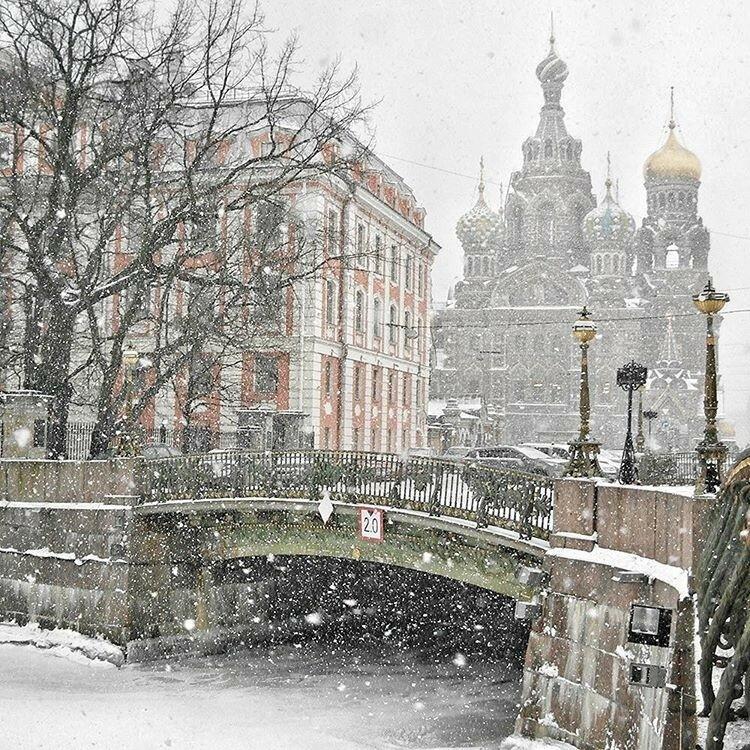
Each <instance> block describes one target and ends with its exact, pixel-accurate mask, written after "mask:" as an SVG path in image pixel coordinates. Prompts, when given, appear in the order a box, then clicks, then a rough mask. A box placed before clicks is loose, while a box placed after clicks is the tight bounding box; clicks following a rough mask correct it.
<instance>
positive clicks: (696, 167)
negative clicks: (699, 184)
mask: <svg viewBox="0 0 750 750" xmlns="http://www.w3.org/2000/svg"><path fill="white" fill-rule="evenodd" d="M643 176H644V177H646V178H648V177H651V178H654V179H657V180H685V179H688V180H700V178H701V163H700V159H698V157H697V156H696V155H695V154H694V153H693V152H692V151H690V150H688V149H686V148H685V147H684V146H683V145H682V144H681V143H680V142H679V141H678V140H677V136H676V135H675V132H674V122H670V123H669V135H668V136H667V141H666V143H665V144H664V145H663V146H662V147H661V148H660V149H659V150H658V151H654V153H653V154H651V156H649V157H648V159H646V163H645V164H644V165H643Z"/></svg>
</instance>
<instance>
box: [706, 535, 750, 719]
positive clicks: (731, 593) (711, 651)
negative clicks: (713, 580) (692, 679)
mask: <svg viewBox="0 0 750 750" xmlns="http://www.w3.org/2000/svg"><path fill="white" fill-rule="evenodd" d="M748 574H750V549H748V548H747V547H745V548H744V549H743V550H742V552H741V553H740V556H739V559H738V560H737V563H736V565H735V567H734V570H733V571H732V576H731V578H730V579H729V581H728V582H727V584H726V587H725V589H724V593H723V594H722V597H721V599H720V600H719V603H718V605H717V606H716V609H715V610H714V613H713V616H712V618H711V621H710V623H709V625H708V627H707V628H706V630H705V631H704V632H702V633H701V658H700V662H699V670H700V685H701V693H702V696H703V711H702V713H703V715H704V716H705V715H707V714H708V713H709V712H710V711H711V708H712V706H713V702H714V690H713V684H712V676H713V669H714V661H713V660H714V655H715V654H716V648H717V646H718V645H719V638H720V637H721V633H722V631H723V629H724V625H725V624H726V622H727V620H728V619H729V617H730V615H731V614H732V611H733V609H736V605H737V603H738V594H739V595H740V597H741V596H742V595H743V594H745V593H746V592H745V591H743V589H745V588H746V586H743V582H744V581H745V580H746V577H747V576H748Z"/></svg>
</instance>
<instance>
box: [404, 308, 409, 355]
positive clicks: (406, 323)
mask: <svg viewBox="0 0 750 750" xmlns="http://www.w3.org/2000/svg"><path fill="white" fill-rule="evenodd" d="M410 330H411V313H410V312H409V311H408V310H406V311H405V312H404V346H406V347H407V348H408V349H411V339H410V338H409V331H410Z"/></svg>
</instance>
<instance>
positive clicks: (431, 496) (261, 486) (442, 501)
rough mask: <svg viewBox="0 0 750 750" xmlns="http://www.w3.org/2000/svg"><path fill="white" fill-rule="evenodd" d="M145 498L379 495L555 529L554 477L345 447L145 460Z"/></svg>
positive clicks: (516, 526) (384, 500) (386, 500)
mask: <svg viewBox="0 0 750 750" xmlns="http://www.w3.org/2000/svg"><path fill="white" fill-rule="evenodd" d="M143 472H144V473H143V478H142V485H141V487H142V491H141V502H157V503H158V502H165V501H168V500H197V499H203V498H210V497H235V498H236V497H300V498H307V499H310V500H319V499H320V498H321V497H322V495H323V492H324V491H328V492H329V493H330V494H331V498H332V499H333V500H339V501H343V502H350V503H374V504H377V505H386V506H390V507H395V508H401V509H407V510H418V511H423V512H426V513H429V514H430V515H436V516H438V515H439V516H452V517H456V518H462V519H465V520H468V521H473V522H475V523H476V524H477V526H487V525H496V526H502V527H504V528H508V529H511V530H513V531H517V532H518V533H519V534H520V536H521V537H523V538H531V537H532V536H534V537H539V538H547V537H548V536H549V534H550V531H551V529H552V508H553V503H554V482H553V480H552V479H551V478H550V477H546V476H541V475H536V474H528V473H525V472H521V471H515V470H512V469H503V468H495V467H488V466H481V465H477V464H464V463H459V462H453V461H446V460H440V459H433V458H423V457H408V458H405V457H400V456H395V455H392V454H383V453H366V452H340V451H284V452H264V453H253V452H248V451H226V452H214V453H211V454H207V455H190V456H180V457H175V458H162V459H152V460H147V461H145V462H144V469H143Z"/></svg>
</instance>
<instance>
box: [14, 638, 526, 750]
mask: <svg viewBox="0 0 750 750" xmlns="http://www.w3.org/2000/svg"><path fill="white" fill-rule="evenodd" d="M519 679H520V670H518V668H517V667H512V668H509V667H508V666H507V665H506V664H502V663H500V662H497V661H489V662H488V661H486V660H483V659H482V660H479V659H478V660H477V661H476V662H473V661H472V660H466V662H465V663H464V659H463V658H462V657H461V655H456V656H454V658H453V659H450V658H449V659H445V660H438V661H437V662H434V661H432V660H429V659H427V658H425V657H424V656H422V655H421V654H419V653H416V652H399V651H397V650H395V649H393V650H389V651H388V652H386V653H383V654H378V653H375V652H369V651H365V650H362V649H359V650H354V652H353V653H351V654H341V653H336V652H333V653H332V652H331V651H330V649H328V648H326V647H324V646H322V645H320V644H316V643H305V644H302V645H299V646H298V647H295V646H294V645H284V646H280V647H273V648H269V647H264V648H257V649H254V650H250V651H243V652H237V653H234V654H228V655H223V656H216V657H205V658H183V659H181V660H178V661H171V662H169V663H167V662H155V663H151V664H149V665H140V666H138V665H135V666H126V667H124V668H122V669H117V668H116V667H114V666H112V665H110V664H108V663H103V662H91V661H89V660H87V659H85V658H84V657H82V656H75V655H72V656H71V655H68V656H65V655H60V653H59V652H58V653H56V652H55V651H54V650H48V651H45V650H40V649H37V648H34V647H33V646H27V645H11V644H2V645H0V716H2V727H1V728H0V746H2V747H3V748H14V750H26V749H27V748H43V749H44V750H68V749H70V750H83V748H118V750H152V748H153V749H159V748H175V749H178V750H187V749H189V748H196V749H197V748H200V749H201V750H203V749H205V748H217V750H235V748H236V749H240V748H242V750H256V749H257V750H349V749H351V750H355V749H362V748H384V749H385V748H454V747H462V748H465V747H481V748H492V747H498V746H499V744H500V741H501V740H502V739H503V738H504V737H506V736H507V735H508V734H510V733H511V732H512V727H513V719H514V717H515V714H516V711H517V708H516V703H517V700H518V692H519Z"/></svg>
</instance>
